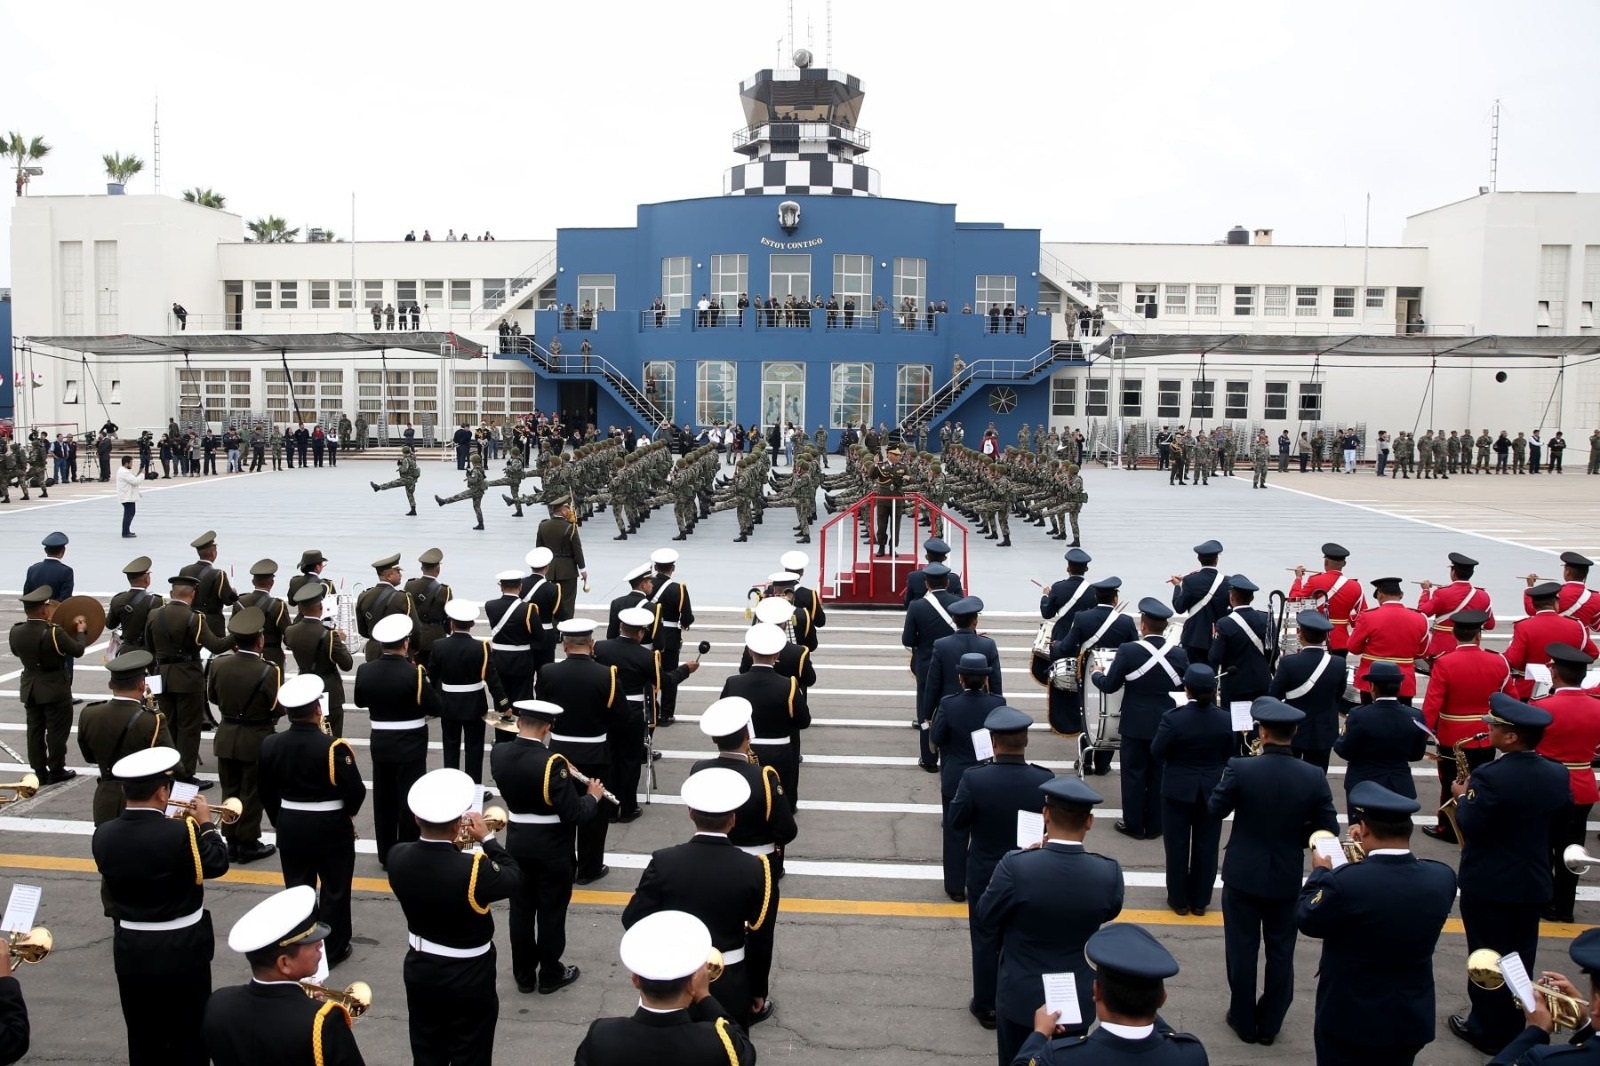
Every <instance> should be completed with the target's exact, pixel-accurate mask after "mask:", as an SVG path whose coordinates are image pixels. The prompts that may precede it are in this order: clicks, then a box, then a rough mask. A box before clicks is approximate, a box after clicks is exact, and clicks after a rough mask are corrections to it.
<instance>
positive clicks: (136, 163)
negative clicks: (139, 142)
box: [100, 152, 144, 185]
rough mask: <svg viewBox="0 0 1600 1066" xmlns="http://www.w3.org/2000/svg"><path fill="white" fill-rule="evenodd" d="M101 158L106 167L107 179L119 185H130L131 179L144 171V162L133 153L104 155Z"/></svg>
mask: <svg viewBox="0 0 1600 1066" xmlns="http://www.w3.org/2000/svg"><path fill="white" fill-rule="evenodd" d="M100 158H101V160H102V161H104V163H105V165H106V177H107V178H110V179H111V181H113V182H114V183H116V184H117V185H126V184H128V179H129V178H131V177H133V176H134V175H135V174H137V173H139V171H141V170H143V169H144V160H142V159H140V158H139V157H138V156H136V155H133V154H132V153H131V152H130V153H129V154H128V155H122V154H121V153H120V152H112V153H111V154H110V155H103V156H101V157H100Z"/></svg>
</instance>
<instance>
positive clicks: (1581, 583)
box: [1522, 552, 1600, 630]
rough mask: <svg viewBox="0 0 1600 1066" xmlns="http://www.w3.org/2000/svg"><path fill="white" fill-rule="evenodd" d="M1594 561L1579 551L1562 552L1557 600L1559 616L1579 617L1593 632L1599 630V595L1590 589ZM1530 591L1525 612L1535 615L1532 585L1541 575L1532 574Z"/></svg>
mask: <svg viewBox="0 0 1600 1066" xmlns="http://www.w3.org/2000/svg"><path fill="white" fill-rule="evenodd" d="M1593 565H1594V560H1593V559H1590V558H1588V557H1587V556H1584V555H1579V554H1578V553H1577V552H1562V553H1561V595H1560V597H1559V598H1558V599H1557V600H1556V613H1557V614H1564V615H1566V616H1567V617H1568V618H1576V619H1577V620H1578V621H1580V622H1582V623H1583V624H1584V625H1586V626H1588V627H1589V628H1590V629H1594V630H1600V592H1596V591H1595V590H1594V589H1592V588H1589V587H1588V584H1587V582H1588V580H1589V567H1591V566H1593ZM1527 581H1528V591H1527V592H1525V593H1523V596H1522V613H1523V614H1532V613H1533V595H1532V593H1533V586H1535V585H1537V584H1539V575H1537V574H1529V575H1528V577H1527Z"/></svg>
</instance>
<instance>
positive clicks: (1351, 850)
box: [1306, 829, 1367, 862]
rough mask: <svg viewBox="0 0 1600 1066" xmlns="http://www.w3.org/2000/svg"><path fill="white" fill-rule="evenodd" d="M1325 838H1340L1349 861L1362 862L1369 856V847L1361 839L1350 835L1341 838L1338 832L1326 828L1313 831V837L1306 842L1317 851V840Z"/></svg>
mask: <svg viewBox="0 0 1600 1066" xmlns="http://www.w3.org/2000/svg"><path fill="white" fill-rule="evenodd" d="M1323 838H1327V839H1329V840H1338V841H1339V847H1340V848H1342V849H1343V850H1344V857H1345V859H1346V860H1347V861H1349V862H1360V861H1361V860H1362V859H1365V858H1366V857H1367V849H1366V847H1365V846H1364V845H1363V844H1362V843H1361V841H1359V840H1351V839H1349V838H1348V837H1346V838H1344V839H1342V840H1341V839H1340V838H1339V837H1338V836H1337V835H1336V834H1334V833H1330V832H1328V831H1327V830H1326V829H1318V830H1317V831H1316V832H1315V833H1312V834H1311V839H1310V840H1308V841H1307V842H1306V843H1307V845H1308V846H1309V847H1310V848H1311V850H1312V851H1315V850H1316V849H1317V841H1318V840H1321V839H1323Z"/></svg>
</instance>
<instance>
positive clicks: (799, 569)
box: [778, 551, 828, 651]
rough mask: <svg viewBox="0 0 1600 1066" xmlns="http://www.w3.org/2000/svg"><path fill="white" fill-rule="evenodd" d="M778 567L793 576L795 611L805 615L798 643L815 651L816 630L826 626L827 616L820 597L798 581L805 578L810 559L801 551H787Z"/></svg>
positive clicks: (816, 641)
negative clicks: (804, 626) (801, 634)
mask: <svg viewBox="0 0 1600 1066" xmlns="http://www.w3.org/2000/svg"><path fill="white" fill-rule="evenodd" d="M778 565H779V566H781V567H783V568H784V569H785V570H787V571H788V572H789V573H790V574H792V575H794V606H795V610H796V611H804V612H805V614H806V619H807V622H806V631H805V635H804V639H803V640H801V642H800V643H802V644H804V645H805V646H806V648H807V649H809V650H810V651H816V650H817V643H818V640H817V630H819V629H821V628H822V627H823V626H825V625H827V624H828V615H827V612H826V611H824V610H823V609H822V597H821V596H818V595H817V590H816V589H811V588H806V586H804V585H802V584H800V579H801V578H802V577H804V576H805V572H806V567H807V566H809V565H811V558H810V556H808V555H806V553H805V552H802V551H787V552H784V553H783V555H782V557H781V558H779V560H778Z"/></svg>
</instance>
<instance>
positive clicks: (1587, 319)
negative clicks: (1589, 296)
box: [1578, 300, 1594, 332]
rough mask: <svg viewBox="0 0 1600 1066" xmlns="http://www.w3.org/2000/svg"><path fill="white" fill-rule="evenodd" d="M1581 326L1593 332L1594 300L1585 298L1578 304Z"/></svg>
mask: <svg viewBox="0 0 1600 1066" xmlns="http://www.w3.org/2000/svg"><path fill="white" fill-rule="evenodd" d="M1578 316H1579V317H1578V326H1579V328H1581V329H1583V330H1585V331H1589V332H1592V331H1593V330H1594V301H1593V300H1585V301H1583V303H1581V304H1579V305H1578Z"/></svg>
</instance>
